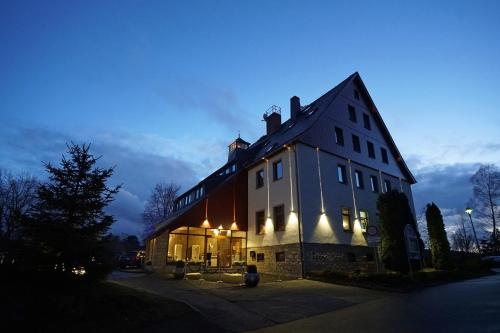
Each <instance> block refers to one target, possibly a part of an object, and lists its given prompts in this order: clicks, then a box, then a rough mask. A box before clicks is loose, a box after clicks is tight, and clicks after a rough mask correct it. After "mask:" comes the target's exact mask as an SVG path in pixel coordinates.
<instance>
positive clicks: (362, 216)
mask: <svg viewBox="0 0 500 333" xmlns="http://www.w3.org/2000/svg"><path fill="white" fill-rule="evenodd" d="M359 223H360V224H361V231H363V232H366V227H367V226H368V212H367V211H365V210H361V211H359Z"/></svg>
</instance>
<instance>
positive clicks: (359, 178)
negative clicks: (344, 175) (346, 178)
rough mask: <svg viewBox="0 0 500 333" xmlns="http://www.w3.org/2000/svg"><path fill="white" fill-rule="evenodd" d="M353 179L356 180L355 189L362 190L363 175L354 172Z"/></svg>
mask: <svg viewBox="0 0 500 333" xmlns="http://www.w3.org/2000/svg"><path fill="white" fill-rule="evenodd" d="M354 179H355V180H356V187H357V188H360V189H362V188H363V187H364V185H363V173H362V172H361V171H359V170H356V171H354Z"/></svg>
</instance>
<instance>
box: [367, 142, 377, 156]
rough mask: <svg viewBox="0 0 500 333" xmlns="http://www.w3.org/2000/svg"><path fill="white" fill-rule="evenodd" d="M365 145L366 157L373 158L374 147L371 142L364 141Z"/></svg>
mask: <svg viewBox="0 0 500 333" xmlns="http://www.w3.org/2000/svg"><path fill="white" fill-rule="evenodd" d="M366 147H367V148H368V157H370V158H375V147H374V146H373V142H370V141H366Z"/></svg>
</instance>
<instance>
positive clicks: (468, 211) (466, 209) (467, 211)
mask: <svg viewBox="0 0 500 333" xmlns="http://www.w3.org/2000/svg"><path fill="white" fill-rule="evenodd" d="M465 212H466V213H467V215H469V219H470V225H471V226H472V231H473V232H474V239H475V240H476V246H477V251H478V252H479V253H481V249H480V247H479V242H478V241H477V235H476V229H475V228H474V223H472V208H470V207H467V208H465Z"/></svg>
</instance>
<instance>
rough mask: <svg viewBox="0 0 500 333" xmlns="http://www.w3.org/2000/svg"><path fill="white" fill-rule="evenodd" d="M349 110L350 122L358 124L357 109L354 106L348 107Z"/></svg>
mask: <svg viewBox="0 0 500 333" xmlns="http://www.w3.org/2000/svg"><path fill="white" fill-rule="evenodd" d="M347 110H348V111H349V120H350V121H352V122H353V123H355V122H356V109H355V108H354V106H352V105H348V106H347Z"/></svg>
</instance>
